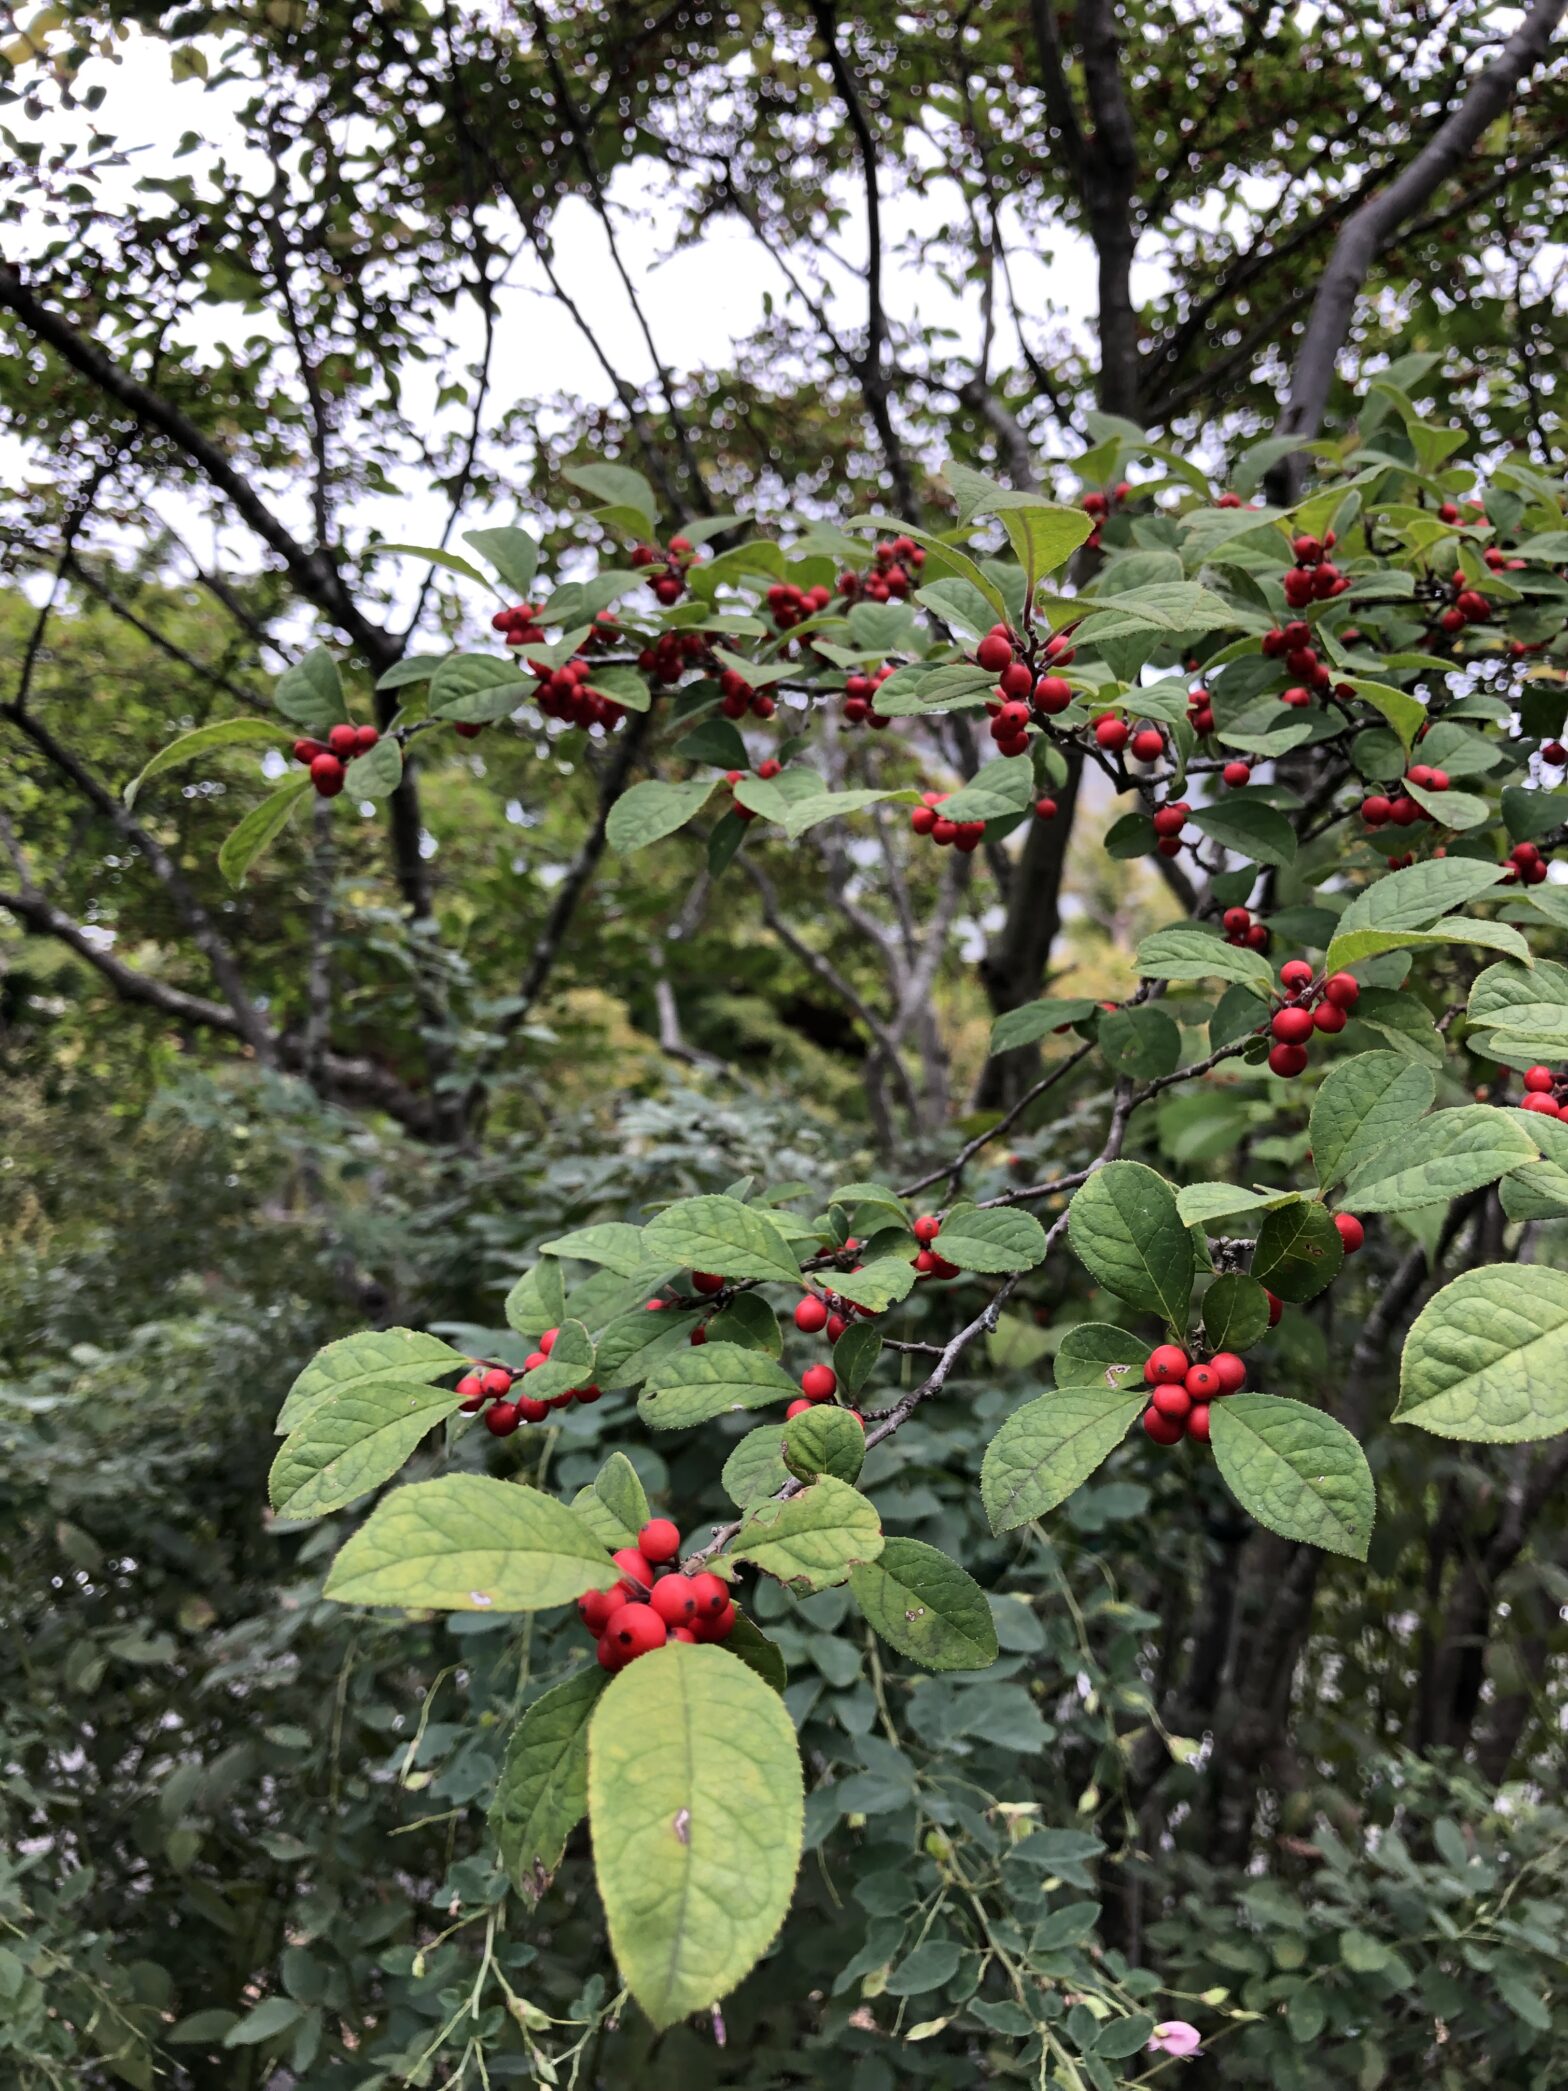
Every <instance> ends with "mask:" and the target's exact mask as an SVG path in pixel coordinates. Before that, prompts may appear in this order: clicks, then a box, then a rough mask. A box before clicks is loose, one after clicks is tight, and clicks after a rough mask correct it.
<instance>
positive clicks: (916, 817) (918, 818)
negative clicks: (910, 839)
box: [909, 806, 936, 835]
mask: <svg viewBox="0 0 1568 2091" xmlns="http://www.w3.org/2000/svg"><path fill="white" fill-rule="evenodd" d="M909 825H910V826H911V827H912V828H913V829H914V831H915V833H916V834H917V835H929V834H930V832H931V830H932V829H933V828H934V827H935V826H936V808H935V807H934V806H916V807H913V808H912V809H911V811H910V815H909Z"/></svg>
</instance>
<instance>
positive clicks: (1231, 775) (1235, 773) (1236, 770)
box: [1220, 762, 1252, 791]
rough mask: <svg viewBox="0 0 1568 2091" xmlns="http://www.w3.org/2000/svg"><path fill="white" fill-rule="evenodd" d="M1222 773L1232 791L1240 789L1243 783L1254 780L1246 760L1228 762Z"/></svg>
mask: <svg viewBox="0 0 1568 2091" xmlns="http://www.w3.org/2000/svg"><path fill="white" fill-rule="evenodd" d="M1220 775H1221V776H1222V777H1223V778H1224V779H1225V782H1226V783H1227V784H1228V785H1229V786H1230V788H1231V790H1232V791H1239V790H1240V789H1241V787H1242V785H1244V784H1250V783H1251V782H1252V772H1251V770H1250V769H1249V768H1248V767H1247V765H1246V764H1245V763H1244V762H1227V763H1226V765H1225V767H1224V769H1223V770H1221V772H1220Z"/></svg>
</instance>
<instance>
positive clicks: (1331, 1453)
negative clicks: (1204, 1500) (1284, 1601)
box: [1209, 1394, 1376, 1561]
mask: <svg viewBox="0 0 1568 2091" xmlns="http://www.w3.org/2000/svg"><path fill="white" fill-rule="evenodd" d="M1209 1430H1210V1433H1211V1441H1212V1443H1213V1446H1214V1457H1215V1460H1216V1461H1217V1462H1218V1465H1219V1470H1220V1472H1221V1473H1222V1474H1223V1475H1224V1477H1225V1479H1226V1481H1227V1482H1228V1483H1229V1485H1230V1488H1231V1492H1232V1494H1233V1495H1234V1496H1235V1498H1236V1500H1237V1502H1238V1503H1240V1504H1241V1506H1242V1508H1243V1509H1244V1510H1248V1511H1250V1512H1251V1514H1252V1515H1253V1516H1254V1517H1255V1518H1256V1519H1257V1521H1258V1523H1259V1524H1260V1525H1267V1526H1268V1528H1269V1530H1270V1531H1271V1532H1278V1533H1280V1534H1282V1536H1283V1537H1284V1538H1286V1539H1300V1540H1305V1541H1306V1542H1307V1544H1308V1545H1310V1546H1320V1547H1322V1548H1324V1549H1325V1551H1326V1552H1328V1553H1331V1554H1348V1555H1349V1556H1350V1557H1351V1559H1352V1560H1355V1561H1364V1560H1365V1559H1366V1557H1367V1541H1368V1540H1369V1539H1370V1538H1371V1536H1372V1518H1373V1514H1374V1511H1375V1508H1376V1497H1375V1494H1374V1491H1373V1487H1372V1471H1371V1469H1370V1468H1369V1467H1368V1465H1367V1462H1366V1455H1365V1453H1363V1451H1362V1450H1361V1447H1360V1446H1359V1445H1358V1444H1357V1443H1356V1441H1355V1439H1354V1438H1353V1437H1352V1436H1351V1434H1350V1432H1349V1431H1348V1430H1347V1429H1346V1428H1345V1426H1344V1424H1343V1423H1337V1422H1336V1421H1335V1420H1334V1418H1333V1417H1332V1416H1326V1415H1324V1413H1323V1411H1322V1410H1321V1409H1314V1408H1308V1407H1307V1405H1306V1403H1305V1402H1302V1401H1285V1400H1282V1399H1281V1398H1280V1397H1279V1396H1277V1395H1274V1394H1232V1395H1229V1396H1228V1397H1227V1398H1226V1399H1225V1400H1224V1401H1216V1402H1215V1404H1214V1406H1213V1407H1212V1408H1211V1409H1210V1411H1209Z"/></svg>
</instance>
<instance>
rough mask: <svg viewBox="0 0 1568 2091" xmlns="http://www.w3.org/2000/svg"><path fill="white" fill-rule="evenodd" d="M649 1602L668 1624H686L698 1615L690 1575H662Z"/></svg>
mask: <svg viewBox="0 0 1568 2091" xmlns="http://www.w3.org/2000/svg"><path fill="white" fill-rule="evenodd" d="M648 1602H649V1603H650V1604H651V1605H652V1607H653V1609H654V1610H655V1611H656V1612H657V1613H658V1615H659V1617H660V1618H661V1619H662V1620H663V1621H664V1623H665V1625H666V1626H686V1625H688V1624H689V1623H690V1622H691V1621H692V1620H693V1619H695V1618H696V1616H697V1599H696V1596H695V1595H694V1593H693V1591H692V1587H691V1577H690V1576H681V1575H673V1576H660V1578H659V1580H658V1581H657V1582H656V1583H655V1584H654V1586H653V1594H652V1596H651V1597H650V1598H649V1600H648Z"/></svg>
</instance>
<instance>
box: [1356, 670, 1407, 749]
mask: <svg viewBox="0 0 1568 2091" xmlns="http://www.w3.org/2000/svg"><path fill="white" fill-rule="evenodd" d="M1340 679H1341V681H1344V682H1348V683H1349V684H1350V687H1351V688H1352V689H1353V690H1354V691H1355V693H1356V695H1357V696H1358V697H1359V698H1360V699H1361V700H1362V702H1363V703H1364V704H1370V705H1371V707H1372V709H1373V710H1374V711H1375V712H1380V713H1381V714H1382V716H1383V717H1384V718H1385V719H1386V720H1387V721H1388V723H1389V725H1390V726H1391V727H1392V728H1393V729H1394V732H1395V733H1396V734H1397V735H1398V736H1399V744H1400V746H1401V747H1402V748H1403V749H1404V751H1405V753H1406V754H1407V755H1408V754H1409V753H1410V750H1411V748H1412V747H1413V746H1414V745H1415V738H1416V735H1417V734H1418V733H1419V732H1420V731H1421V728H1422V727H1423V726H1424V725H1425V724H1426V706H1425V705H1424V704H1423V703H1422V702H1421V700H1420V698H1419V697H1412V696H1411V695H1410V693H1409V692H1408V691H1407V690H1396V689H1394V688H1393V687H1392V686H1391V685H1390V684H1388V683H1385V682H1367V681H1365V680H1364V679H1363V678H1362V677H1361V676H1357V675H1346V676H1343V677H1341V678H1340Z"/></svg>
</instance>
